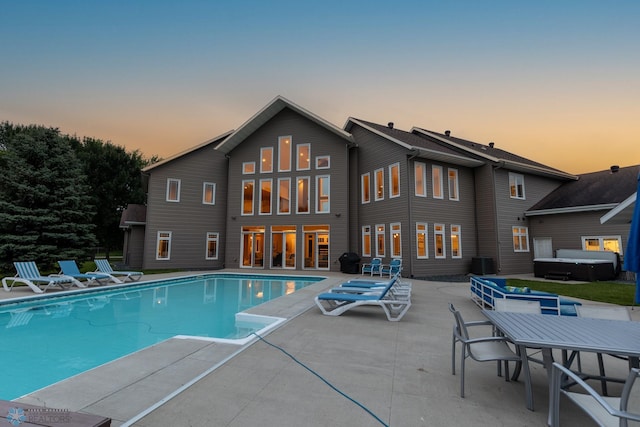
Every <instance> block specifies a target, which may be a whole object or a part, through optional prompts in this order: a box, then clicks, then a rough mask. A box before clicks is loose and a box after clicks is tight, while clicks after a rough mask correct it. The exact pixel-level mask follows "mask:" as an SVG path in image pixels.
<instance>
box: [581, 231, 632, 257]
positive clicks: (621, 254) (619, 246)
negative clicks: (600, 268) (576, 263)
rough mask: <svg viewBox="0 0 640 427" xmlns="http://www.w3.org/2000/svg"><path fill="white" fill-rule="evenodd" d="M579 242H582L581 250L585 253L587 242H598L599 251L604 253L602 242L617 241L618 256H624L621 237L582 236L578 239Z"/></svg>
mask: <svg viewBox="0 0 640 427" xmlns="http://www.w3.org/2000/svg"><path fill="white" fill-rule="evenodd" d="M580 240H581V241H582V250H584V251H586V250H587V245H586V243H587V240H598V241H599V242H600V250H601V251H605V250H606V249H605V248H604V241H605V240H617V241H618V248H620V252H619V254H620V256H623V255H624V247H623V246H622V236H619V235H603V236H582V237H581V238H580Z"/></svg>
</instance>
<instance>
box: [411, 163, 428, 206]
mask: <svg viewBox="0 0 640 427" xmlns="http://www.w3.org/2000/svg"><path fill="white" fill-rule="evenodd" d="M419 167H422V174H421V175H422V190H423V194H420V193H419V192H418V173H419V172H418V168H419ZM413 175H414V182H413V186H414V189H415V195H416V197H427V165H426V164H425V163H422V162H415V163H414V164H413Z"/></svg>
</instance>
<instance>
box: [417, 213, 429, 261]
mask: <svg viewBox="0 0 640 427" xmlns="http://www.w3.org/2000/svg"><path fill="white" fill-rule="evenodd" d="M428 238H429V231H428V229H427V223H426V222H416V256H417V258H418V259H421V258H422V259H425V258H429V250H428V247H427V241H428Z"/></svg>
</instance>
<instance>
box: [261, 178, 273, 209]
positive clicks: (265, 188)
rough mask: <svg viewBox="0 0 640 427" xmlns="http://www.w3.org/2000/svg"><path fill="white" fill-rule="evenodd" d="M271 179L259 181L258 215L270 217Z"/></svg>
mask: <svg viewBox="0 0 640 427" xmlns="http://www.w3.org/2000/svg"><path fill="white" fill-rule="evenodd" d="M271 185H272V181H271V179H261V180H260V215H271V193H272V191H271Z"/></svg>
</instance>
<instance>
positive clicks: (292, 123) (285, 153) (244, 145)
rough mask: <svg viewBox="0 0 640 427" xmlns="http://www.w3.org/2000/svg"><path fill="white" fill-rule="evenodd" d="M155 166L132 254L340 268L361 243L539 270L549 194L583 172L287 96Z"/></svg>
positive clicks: (130, 225) (190, 263) (430, 260)
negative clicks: (341, 114) (322, 112)
mask: <svg viewBox="0 0 640 427" xmlns="http://www.w3.org/2000/svg"><path fill="white" fill-rule="evenodd" d="M143 173H144V176H145V177H146V179H147V181H148V200H147V206H146V217H145V218H144V219H140V218H137V219H136V220H135V221H127V220H125V218H124V215H123V221H122V226H123V228H125V230H126V232H127V234H126V239H125V244H126V246H127V248H126V250H125V253H126V257H127V260H128V261H129V264H130V265H131V267H136V268H145V269H147V268H148V269H153V268H185V269H186V268H189V269H217V268H223V267H230V268H246V269H247V270H285V271H286V270H293V269H295V270H310V271H339V270H340V263H339V262H338V260H339V257H340V256H341V255H342V254H344V253H347V252H355V253H357V254H358V255H359V256H361V257H362V262H363V263H364V262H369V261H370V260H371V259H372V258H376V257H377V258H382V259H383V261H384V262H385V263H387V262H389V261H390V260H391V259H393V258H400V259H402V263H403V275H405V276H410V277H427V276H436V275H451V274H466V273H468V272H470V271H472V270H478V269H481V270H482V271H480V273H490V272H496V273H502V274H509V273H523V272H531V271H532V270H533V264H532V260H533V257H534V252H535V250H534V249H535V248H533V247H532V242H533V243H535V245H538V241H537V236H542V235H541V234H539V233H538V230H539V228H536V233H537V234H536V239H533V240H532V238H533V236H534V235H533V234H532V221H538V220H539V218H538V216H536V213H537V212H539V209H538V207H539V206H540V203H541V202H542V201H543V200H544V199H545V198H546V197H547V196H549V195H550V194H553V192H554V191H559V189H561V188H563V187H564V186H568V185H569V184H572V183H577V182H579V181H580V180H579V179H578V177H577V176H574V175H571V174H567V173H565V172H562V171H559V170H557V169H554V168H551V167H548V166H546V165H542V164H540V163H537V162H535V161H532V160H529V159H526V158H523V157H520V156H517V155H515V154H512V153H509V152H507V151H504V150H501V149H500V148H498V147H496V146H495V144H493V143H489V144H479V143H476V142H473V141H468V140H464V139H460V138H457V137H456V136H453V135H452V134H451V132H449V131H446V132H444V133H438V132H433V131H428V130H426V129H422V128H413V129H411V130H410V131H402V130H399V129H396V128H394V126H393V123H388V124H387V125H380V124H376V123H371V122H367V121H365V120H360V119H355V118H349V119H348V120H347V122H346V124H345V125H344V127H343V128H339V127H337V126H335V125H333V124H331V123H329V122H327V121H326V120H324V119H322V118H320V117H318V116H317V115H315V114H313V113H312V112H310V111H308V110H306V109H304V108H302V107H300V106H298V105H296V104H294V103H293V102H291V101H289V100H287V99H285V98H283V97H276V98H275V99H274V100H273V101H272V102H270V103H269V104H268V105H267V106H265V107H264V108H263V109H262V110H260V111H259V112H258V113H256V114H255V115H254V116H253V117H251V118H250V119H249V120H248V121H247V122H245V123H244V124H242V125H241V126H240V127H239V128H238V129H237V130H235V131H230V132H228V133H226V134H224V135H221V136H219V137H216V138H214V139H212V140H210V141H207V142H205V143H204V144H201V145H199V146H197V147H194V148H193V149H191V150H188V151H186V152H184V153H181V154H179V155H176V156H173V157H171V158H169V159H166V160H164V161H162V162H159V163H157V164H154V165H152V166H149V167H147V168H145V169H144V170H143ZM634 183H635V179H634V180H632V184H634ZM536 227H537V225H536ZM627 229H628V226H627ZM544 232H546V231H544ZM544 232H543V233H544ZM554 244H555V242H554ZM536 247H537V246H536ZM474 272H476V271H474Z"/></svg>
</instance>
